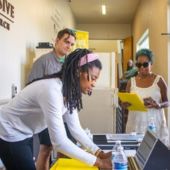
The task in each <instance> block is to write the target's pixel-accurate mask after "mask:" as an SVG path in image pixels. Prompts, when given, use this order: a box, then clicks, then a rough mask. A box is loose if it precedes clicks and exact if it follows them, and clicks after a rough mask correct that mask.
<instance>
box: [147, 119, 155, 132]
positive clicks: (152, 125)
mask: <svg viewBox="0 0 170 170" xmlns="http://www.w3.org/2000/svg"><path fill="white" fill-rule="evenodd" d="M148 130H149V131H151V132H152V133H154V134H155V133H156V124H155V121H154V118H153V117H150V119H149V122H148Z"/></svg>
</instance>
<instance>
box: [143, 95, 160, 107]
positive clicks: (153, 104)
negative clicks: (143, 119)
mask: <svg viewBox="0 0 170 170" xmlns="http://www.w3.org/2000/svg"><path fill="white" fill-rule="evenodd" d="M143 100H144V104H145V106H146V107H147V108H156V109H160V104H159V103H158V102H156V101H155V100H153V98H151V97H148V98H144V99H143Z"/></svg>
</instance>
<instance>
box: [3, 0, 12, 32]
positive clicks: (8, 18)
mask: <svg viewBox="0 0 170 170" xmlns="http://www.w3.org/2000/svg"><path fill="white" fill-rule="evenodd" d="M14 14H15V8H14V6H13V5H12V4H11V3H9V2H8V1H7V0H0V27H3V28H4V29H7V30H8V31H9V30H10V27H11V23H14V17H15V15H14Z"/></svg>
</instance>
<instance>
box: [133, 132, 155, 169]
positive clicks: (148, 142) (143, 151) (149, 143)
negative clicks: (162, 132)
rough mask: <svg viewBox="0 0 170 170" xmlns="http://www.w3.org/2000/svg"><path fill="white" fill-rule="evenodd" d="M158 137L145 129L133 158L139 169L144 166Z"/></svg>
mask: <svg viewBox="0 0 170 170" xmlns="http://www.w3.org/2000/svg"><path fill="white" fill-rule="evenodd" d="M157 140H158V138H156V137H155V136H154V135H153V134H152V133H151V132H149V131H147V132H146V134H145V136H144V138H143V141H142V143H141V144H140V146H139V148H138V150H137V152H136V155H135V159H136V161H137V162H138V165H139V167H140V168H141V169H143V168H144V166H145V163H146V162H147V160H148V158H149V156H150V154H151V152H152V150H153V148H154V146H155V144H156V142H157Z"/></svg>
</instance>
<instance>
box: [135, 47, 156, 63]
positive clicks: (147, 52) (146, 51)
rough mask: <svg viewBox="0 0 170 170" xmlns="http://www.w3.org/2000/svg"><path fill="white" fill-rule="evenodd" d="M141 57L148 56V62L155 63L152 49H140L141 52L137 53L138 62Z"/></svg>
mask: <svg viewBox="0 0 170 170" xmlns="http://www.w3.org/2000/svg"><path fill="white" fill-rule="evenodd" d="M140 56H146V57H147V58H148V60H149V61H150V62H151V64H152V63H153V57H154V54H153V52H152V51H151V50H150V49H147V48H143V49H140V50H139V51H137V52H136V60H138V58H139V57H140Z"/></svg>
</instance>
